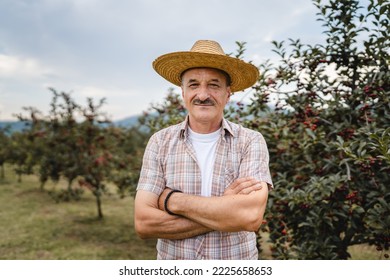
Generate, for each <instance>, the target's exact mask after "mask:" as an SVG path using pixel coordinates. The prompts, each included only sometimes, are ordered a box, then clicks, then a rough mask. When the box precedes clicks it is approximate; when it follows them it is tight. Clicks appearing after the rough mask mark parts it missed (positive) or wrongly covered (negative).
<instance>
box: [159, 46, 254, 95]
mask: <svg viewBox="0 0 390 280" xmlns="http://www.w3.org/2000/svg"><path fill="white" fill-rule="evenodd" d="M203 67H204V68H215V69H220V70H223V71H225V72H226V73H227V74H228V75H229V76H230V78H231V85H230V90H231V91H232V92H237V91H241V90H244V89H246V88H249V87H251V86H253V85H254V84H255V83H256V81H257V80H258V79H259V70H258V69H257V67H256V66H254V65H252V64H250V63H247V62H244V61H242V60H240V59H238V58H235V57H230V56H227V55H219V54H209V53H200V52H191V51H189V52H174V53H168V54H165V55H162V56H160V57H158V58H157V59H156V60H155V61H154V62H153V68H154V70H156V72H157V73H158V74H160V75H161V76H162V77H163V78H165V79H166V80H168V81H169V82H171V83H173V84H174V85H177V86H180V85H181V74H182V73H183V72H184V71H186V70H188V69H191V68H203Z"/></svg>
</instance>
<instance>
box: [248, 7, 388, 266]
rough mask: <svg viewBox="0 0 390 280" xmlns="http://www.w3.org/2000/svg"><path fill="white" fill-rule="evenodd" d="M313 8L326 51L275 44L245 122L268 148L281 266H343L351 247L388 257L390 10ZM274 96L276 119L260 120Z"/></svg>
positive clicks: (271, 219)
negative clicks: (332, 262) (314, 262)
mask: <svg viewBox="0 0 390 280" xmlns="http://www.w3.org/2000/svg"><path fill="white" fill-rule="evenodd" d="M313 2H314V4H315V5H316V6H317V7H318V9H319V11H320V12H319V13H318V15H319V17H320V18H319V19H320V20H321V21H323V22H324V27H325V29H326V31H325V35H326V37H327V39H326V45H325V46H322V45H315V46H311V45H304V44H303V43H301V42H300V40H292V39H290V41H289V44H288V45H287V46H286V42H273V44H274V47H275V49H274V51H275V52H276V53H277V54H278V55H279V56H280V58H281V60H280V65H278V66H277V67H272V66H270V65H269V64H263V65H262V66H261V67H260V69H261V70H262V73H263V76H262V77H261V80H260V81H259V83H258V85H257V86H256V87H255V90H256V92H255V93H254V97H253V98H252V103H251V104H249V106H248V108H247V110H242V111H240V116H241V120H242V122H243V123H244V124H245V125H246V126H248V127H250V128H253V129H256V130H259V131H261V132H262V133H263V134H264V136H265V138H266V139H267V143H268V145H269V150H270V156H271V163H270V168H271V171H272V172H273V180H274V185H275V190H274V191H272V192H271V194H270V200H269V205H268V211H267V216H266V219H267V222H268V224H267V230H268V231H269V232H270V239H271V242H272V243H273V245H272V250H273V255H274V257H275V258H282V259H288V258H298V259H346V258H349V257H350V256H349V253H348V247H349V246H351V245H353V244H362V243H369V244H373V245H375V246H377V248H378V250H379V251H382V250H388V249H389V241H390V219H389V215H390V189H389V188H390V176H389V174H390V172H389V170H390V162H389V156H390V146H389V143H390V130H389V129H388V127H389V124H390V106H389V104H390V103H389V101H390V100H389V96H390V94H389V92H390V85H389V79H390V72H389V65H388V63H389V41H388V39H387V38H388V34H387V32H388V30H387V28H386V26H388V23H389V16H388V15H389V5H388V4H386V3H385V2H384V1H371V3H370V5H369V6H368V7H366V9H367V11H366V14H359V12H360V11H362V9H363V7H360V6H359V3H358V1H328V2H326V4H323V3H322V1H319V0H316V1H313ZM361 40H363V41H362V42H361ZM270 96H275V98H276V102H275V104H276V107H275V110H274V111H273V112H270V113H269V114H267V117H266V118H258V116H259V114H260V112H261V111H263V109H264V105H265V103H267V102H268V98H269V97H270ZM249 116H250V118H249ZM386 256H387V255H386Z"/></svg>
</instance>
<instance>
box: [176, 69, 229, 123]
mask: <svg viewBox="0 0 390 280" xmlns="http://www.w3.org/2000/svg"><path fill="white" fill-rule="evenodd" d="M181 88H182V96H183V100H184V104H185V107H186V108H187V110H188V112H189V115H190V124H193V123H194V122H196V123H203V124H206V123H208V124H209V125H220V122H221V120H222V117H223V110H224V108H225V106H226V104H227V102H228V101H229V97H230V94H231V91H230V87H229V86H228V85H227V80H226V76H225V75H224V74H223V73H222V72H220V71H218V70H216V69H211V68H196V69H190V70H187V71H186V72H185V73H184V74H183V76H182V86H181Z"/></svg>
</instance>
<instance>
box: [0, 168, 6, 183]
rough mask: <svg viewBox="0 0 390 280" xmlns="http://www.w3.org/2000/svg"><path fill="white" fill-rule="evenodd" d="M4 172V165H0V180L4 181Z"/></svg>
mask: <svg viewBox="0 0 390 280" xmlns="http://www.w3.org/2000/svg"><path fill="white" fill-rule="evenodd" d="M4 174H5V172H4V164H2V165H1V173H0V178H1V179H4V178H5V175H4Z"/></svg>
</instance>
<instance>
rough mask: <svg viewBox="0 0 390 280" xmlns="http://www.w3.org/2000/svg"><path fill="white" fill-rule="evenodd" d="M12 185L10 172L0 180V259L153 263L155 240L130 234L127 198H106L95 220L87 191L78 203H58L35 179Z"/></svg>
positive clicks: (129, 200) (130, 208)
mask: <svg viewBox="0 0 390 280" xmlns="http://www.w3.org/2000/svg"><path fill="white" fill-rule="evenodd" d="M15 182H16V179H15V178H13V177H11V174H10V172H8V173H7V174H6V180H3V181H0V209H1V211H0V259H12V260H31V259H44V260H49V259H64V260H66V259H72V260H100V259H104V260H105V259H112V260H118V259H155V255H156V252H155V240H150V241H144V240H141V239H140V238H138V237H137V236H136V234H135V232H134V226H133V199H132V198H131V197H126V198H124V199H120V198H119V197H118V196H117V195H116V194H115V192H114V191H113V192H112V195H109V196H104V197H103V213H104V215H105V217H104V219H103V220H99V219H97V212H96V206H95V198H94V197H93V195H92V194H91V193H90V192H89V191H85V192H84V194H83V195H82V198H81V200H79V201H72V202H60V203H56V202H55V201H54V200H53V198H52V197H50V196H49V194H48V193H47V192H45V191H43V192H42V191H40V190H39V183H38V181H37V178H36V177H34V176H24V177H23V181H22V183H15ZM59 188H61V183H59V184H57V185H54V184H50V185H49V184H48V185H47V186H46V189H59Z"/></svg>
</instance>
